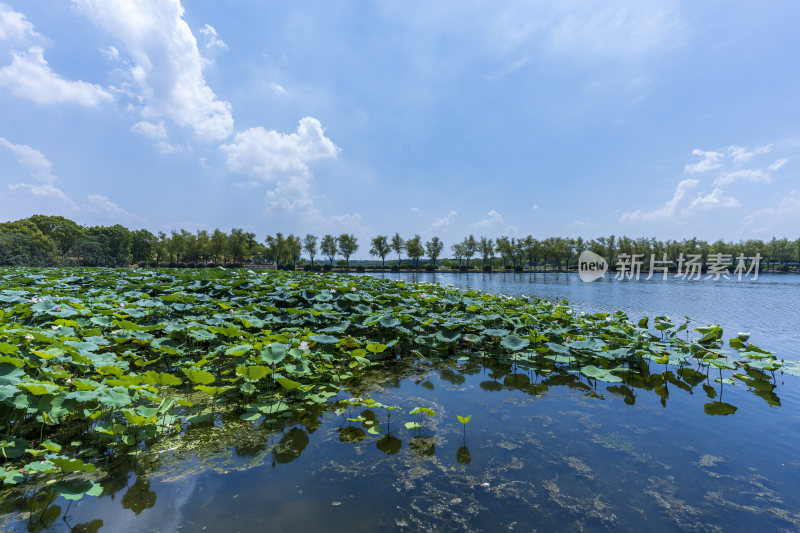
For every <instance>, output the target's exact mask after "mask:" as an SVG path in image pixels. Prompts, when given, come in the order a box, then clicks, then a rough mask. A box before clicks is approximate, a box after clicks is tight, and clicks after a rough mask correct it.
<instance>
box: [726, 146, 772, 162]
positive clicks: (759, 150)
mask: <svg viewBox="0 0 800 533" xmlns="http://www.w3.org/2000/svg"><path fill="white" fill-rule="evenodd" d="M771 149H772V145H771V144H767V145H764V146H758V147H756V148H754V149H753V151H752V152H748V151H747V148H746V147H744V146H729V147H728V153H730V155H731V157H733V162H734V163H736V164H741V163H746V162H748V161H750V160H751V159H753V157H755V156H757V155H763V154H766V153H767V152H769V151H770V150H771Z"/></svg>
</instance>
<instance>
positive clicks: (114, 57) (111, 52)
mask: <svg viewBox="0 0 800 533" xmlns="http://www.w3.org/2000/svg"><path fill="white" fill-rule="evenodd" d="M100 53H101V54H102V55H103V57H105V58H106V59H108V60H109V61H119V50H117V48H116V47H114V46H111V45H108V46H106V47H105V48H101V49H100Z"/></svg>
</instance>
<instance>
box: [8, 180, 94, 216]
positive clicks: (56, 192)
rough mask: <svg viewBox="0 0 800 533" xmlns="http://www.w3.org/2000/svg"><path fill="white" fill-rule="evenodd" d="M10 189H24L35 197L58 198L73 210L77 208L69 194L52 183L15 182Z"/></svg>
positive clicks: (10, 185)
mask: <svg viewBox="0 0 800 533" xmlns="http://www.w3.org/2000/svg"><path fill="white" fill-rule="evenodd" d="M8 189H9V190H10V191H24V192H27V193H28V194H30V195H31V196H33V197H34V198H57V199H59V200H61V201H62V202H63V203H64V205H65V206H66V207H68V208H69V209H72V210H77V209H78V206H77V204H75V202H73V201H72V199H70V197H69V196H67V195H66V194H65V193H64V191H62V190H61V189H59V188H58V187H54V186H53V185H52V184H50V183H44V184H42V185H36V184H33V183H15V184H9V186H8Z"/></svg>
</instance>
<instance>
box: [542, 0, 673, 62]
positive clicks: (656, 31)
mask: <svg viewBox="0 0 800 533" xmlns="http://www.w3.org/2000/svg"><path fill="white" fill-rule="evenodd" d="M579 5H580V7H581V8H584V7H585V6H586V4H583V3H580V4H579ZM595 5H599V6H602V8H601V9H600V10H594V12H593V10H591V9H580V10H577V9H569V8H566V9H565V12H562V13H561V14H560V17H559V18H560V20H558V21H557V22H556V23H555V25H554V26H552V27H551V29H550V35H549V47H550V49H551V50H552V51H554V52H555V53H558V54H569V55H574V56H578V57H585V56H587V55H590V56H598V55H599V56H605V57H614V58H620V57H622V58H626V57H634V56H639V55H643V54H645V53H648V52H650V51H651V50H654V49H661V48H672V47H675V46H677V45H679V44H680V43H681V40H682V32H683V23H682V21H681V18H680V15H679V14H678V13H677V9H676V8H673V6H670V2H666V1H662V2H650V3H648V2H637V3H634V4H631V3H628V2H622V3H620V2H600V3H598V4H595ZM673 5H674V4H673ZM573 7H576V6H573Z"/></svg>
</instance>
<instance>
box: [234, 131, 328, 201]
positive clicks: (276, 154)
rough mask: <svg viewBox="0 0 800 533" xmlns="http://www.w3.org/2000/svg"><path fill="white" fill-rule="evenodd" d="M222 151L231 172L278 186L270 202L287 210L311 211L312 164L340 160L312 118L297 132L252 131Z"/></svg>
mask: <svg viewBox="0 0 800 533" xmlns="http://www.w3.org/2000/svg"><path fill="white" fill-rule="evenodd" d="M220 148H221V149H222V151H223V152H225V153H226V155H227V163H228V168H229V169H230V170H231V171H233V172H239V173H241V174H246V175H248V176H252V177H256V178H259V179H260V180H262V181H264V182H265V183H268V184H274V186H275V188H274V190H272V191H269V192H268V193H267V197H268V199H269V202H270V204H271V205H272V207H276V208H280V209H284V210H287V211H294V210H308V209H311V207H312V205H313V201H312V199H311V190H310V182H311V178H312V176H311V171H310V170H309V168H308V162H310V161H313V160H316V159H323V158H329V157H336V155H337V154H338V153H339V151H340V148H339V147H338V146H336V145H335V144H334V143H333V141H331V140H330V139H329V138H327V137H325V132H324V130H323V129H322V125H321V124H320V122H319V121H318V120H317V119H315V118H312V117H304V118H303V119H301V120H300V123H299V125H298V126H297V132H296V133H289V134H285V133H278V132H277V131H275V130H269V131H267V130H265V129H264V128H262V127H258V128H250V129H248V130H245V131H243V132H241V133H238V134H236V137H234V139H233V142H232V143H229V144H223V145H221V146H220Z"/></svg>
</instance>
